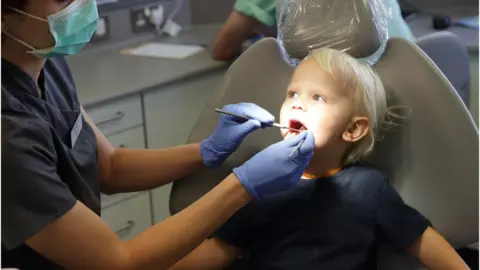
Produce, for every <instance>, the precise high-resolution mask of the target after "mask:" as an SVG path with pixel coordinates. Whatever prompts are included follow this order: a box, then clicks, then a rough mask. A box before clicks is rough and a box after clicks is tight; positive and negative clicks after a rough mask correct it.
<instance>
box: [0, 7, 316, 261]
mask: <svg viewBox="0 0 480 270" xmlns="http://www.w3.org/2000/svg"><path fill="white" fill-rule="evenodd" d="M97 21H98V11H97V7H96V3H95V0H41V1H38V0H3V1H2V262H1V264H2V265H1V267H14V268H19V269H22V270H28V269H47V270H48V269H64V268H66V269H89V270H95V269H102V270H104V269H116V270H117V269H120V270H122V269H142V270H143V269H167V268H168V267H170V266H172V265H173V264H175V263H176V262H177V261H178V260H180V259H181V258H182V257H183V256H185V255H186V254H187V253H189V252H190V251H191V250H193V249H194V248H195V247H196V246H197V245H199V244H200V243H202V241H203V240H204V239H206V238H207V237H208V236H209V235H211V234H212V233H213V232H214V231H215V230H216V229H217V228H218V227H219V226H220V225H222V223H224V222H225V221H226V220H227V219H228V218H229V217H230V216H232V215H233V214H234V213H235V212H236V211H237V210H238V209H240V208H241V207H243V206H244V205H245V204H247V203H248V202H249V201H250V200H252V199H257V198H259V197H261V196H263V195H267V194H271V193H275V192H278V191H282V190H286V189H289V188H291V187H292V186H294V185H295V184H296V183H297V182H298V180H299V179H300V176H301V174H302V172H303V170H304V169H305V167H306V166H307V164H308V162H309V160H310V158H311V157H312V154H313V152H312V151H313V141H314V139H313V137H312V135H311V134H310V133H303V134H301V135H299V136H296V137H294V138H292V139H290V140H286V141H282V142H279V143H277V144H273V145H271V146H269V147H267V148H266V149H265V150H263V151H262V152H260V153H258V154H257V155H255V156H254V157H252V158H251V159H250V160H249V161H247V162H246V163H245V164H243V165H241V166H239V167H237V168H236V169H235V170H234V173H232V174H230V175H229V176H228V177H227V178H225V179H224V180H223V181H222V182H221V183H220V184H218V185H217V186H216V187H215V188H214V189H212V191H210V192H209V193H208V194H206V195H205V196H203V197H202V198H201V199H199V200H198V201H196V202H195V203H194V204H192V205H191V206H190V207H188V208H186V209H185V210H184V211H182V212H180V213H178V214H176V215H174V216H172V217H170V218H168V219H167V220H165V221H163V222H161V223H159V224H156V225H154V226H152V227H151V228H149V229H147V230H146V231H144V232H143V233H141V234H140V235H138V236H137V237H136V238H134V239H132V240H130V241H127V242H124V241H121V240H120V239H119V238H118V237H117V235H116V234H115V233H114V232H113V231H112V230H111V229H110V228H109V227H108V226H107V225H106V224H105V223H104V222H103V221H102V219H101V218H100V192H103V193H107V194H112V193H118V192H132V191H141V190H148V189H151V188H155V187H158V186H162V185H164V184H167V183H169V182H172V181H174V180H177V179H180V178H182V177H184V176H186V175H187V174H188V173H190V172H193V171H194V170H195V169H198V168H201V167H202V166H207V167H208V168H211V169H215V168H216V167H218V166H220V165H221V164H222V163H223V162H224V161H225V160H226V159H227V158H228V156H229V155H230V154H231V153H233V152H234V151H235V150H236V149H237V148H238V147H239V145H240V143H241V142H242V140H243V139H244V138H245V137H246V136H247V135H248V134H249V133H251V132H253V131H255V130H257V129H258V128H260V127H262V126H268V125H270V124H272V123H273V121H274V117H273V116H272V115H271V114H270V113H268V112H267V111H265V110H263V109H262V108H260V107H258V106H256V105H254V104H249V103H241V104H233V105H227V106H226V107H225V109H226V110H229V111H231V112H234V113H240V114H244V115H247V116H249V117H251V118H252V120H249V121H247V122H237V121H236V120H235V119H233V118H231V117H229V116H225V115H222V116H221V117H220V120H219V122H218V124H217V127H216V130H215V131H214V133H213V134H212V135H211V136H210V137H208V138H207V139H205V140H204V141H202V142H201V143H199V144H189V145H183V146H178V147H173V148H168V149H157V150H143V149H142V150H136V149H115V148H114V147H113V146H112V145H111V144H110V142H109V141H108V140H107V139H106V138H105V136H104V135H102V133H101V132H100V131H99V130H98V128H97V127H96V126H95V124H94V123H93V122H92V121H91V119H90V118H89V117H88V115H87V114H86V113H85V111H84V110H83V108H82V105H81V104H80V102H79V100H78V97H77V92H76V89H75V85H74V82H73V79H72V75H71V74H70V70H69V68H68V66H67V64H66V62H65V60H64V58H63V56H67V55H71V54H75V53H77V52H78V51H80V49H81V48H82V47H83V46H84V45H85V44H86V43H88V42H89V40H90V38H91V37H92V35H93V33H94V31H95V29H96V25H97ZM92 64H94V63H92ZM301 140H304V141H305V142H304V143H303V144H302V146H301V148H300V150H299V151H297V152H296V153H297V154H296V155H294V156H292V157H291V158H290V157H289V155H290V153H291V152H292V149H294V147H295V146H296V145H297V144H298V143H299V142H300V141H301Z"/></svg>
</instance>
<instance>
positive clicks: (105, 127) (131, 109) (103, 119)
mask: <svg viewBox="0 0 480 270" xmlns="http://www.w3.org/2000/svg"><path fill="white" fill-rule="evenodd" d="M87 112H88V115H89V116H90V118H92V120H93V122H94V123H95V124H96V125H97V126H98V128H99V129H100V130H101V131H102V132H103V133H104V134H105V135H110V134H113V133H116V132H119V131H121V130H124V129H128V128H131V127H134V126H137V125H140V124H142V123H143V116H142V103H141V99H140V96H134V97H129V98H125V99H121V100H118V101H115V102H112V103H107V104H105V105H100V106H96V107H92V108H88V109H87Z"/></svg>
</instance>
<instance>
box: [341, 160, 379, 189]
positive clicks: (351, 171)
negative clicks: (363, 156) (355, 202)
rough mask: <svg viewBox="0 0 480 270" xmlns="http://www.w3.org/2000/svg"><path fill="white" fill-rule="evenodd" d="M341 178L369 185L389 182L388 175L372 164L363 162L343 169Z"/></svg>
mask: <svg viewBox="0 0 480 270" xmlns="http://www.w3.org/2000/svg"><path fill="white" fill-rule="evenodd" d="M340 177H341V178H344V179H347V180H349V181H355V182H356V183H358V184H366V185H369V186H375V185H378V186H381V185H382V184H384V183H385V182H388V180H387V176H386V175H385V174H384V173H383V172H381V171H380V170H379V169H377V168H376V167H375V166H373V165H372V164H369V163H366V162H361V163H356V164H352V165H349V166H347V167H345V168H344V169H343V173H342V174H341V175H340Z"/></svg>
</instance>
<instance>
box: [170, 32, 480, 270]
mask: <svg viewBox="0 0 480 270" xmlns="http://www.w3.org/2000/svg"><path fill="white" fill-rule="evenodd" d="M374 68H375V70H376V71H377V73H378V74H379V76H380V77H381V79H382V81H383V83H384V85H385V87H386V90H387V92H388V95H389V100H395V102H396V103H399V104H402V105H404V106H408V107H409V108H411V110H412V115H411V119H410V120H409V121H407V122H406V123H404V125H403V126H401V127H399V128H397V129H396V130H395V131H393V132H390V133H388V134H387V136H386V137H385V139H384V140H383V141H381V142H380V143H378V144H377V146H376V149H375V151H374V152H373V154H372V156H371V158H370V161H371V162H372V163H373V164H374V165H376V166H377V167H378V168H379V169H381V170H382V171H384V172H385V173H386V174H387V175H388V176H389V178H390V181H391V182H392V183H393V185H394V187H395V188H396V189H397V190H398V192H399V193H400V194H401V196H402V197H403V199H404V200H405V201H406V203H408V204H410V205H412V206H413V207H415V208H416V209H418V210H419V211H420V212H421V213H423V214H424V215H425V216H427V217H428V218H429V219H430V221H431V222H432V223H433V225H434V227H435V228H436V229H437V230H438V231H439V232H440V233H441V234H442V235H444V236H445V237H446V238H447V239H448V240H449V241H450V242H451V243H452V244H453V245H454V246H462V245H467V244H471V243H474V242H476V241H478V180H479V175H478V164H479V160H478V140H479V137H478V130H477V128H476V126H475V124H474V122H473V120H472V118H471V116H470V114H469V113H468V111H467V109H466V107H465V105H464V104H463V102H462V101H461V99H460V97H459V96H458V94H457V93H456V91H455V89H454V88H453V86H452V85H451V83H450V82H449V81H448V80H447V79H446V78H445V76H444V75H443V74H442V72H441V71H440V70H439V69H438V68H437V67H436V65H435V64H433V62H432V61H431V60H430V58H428V56H427V55H426V54H425V53H424V52H423V51H421V50H420V49H419V48H418V46H416V45H415V44H413V43H410V42H408V41H406V40H403V39H400V38H393V39H391V40H389V42H388V43H387V47H386V51H385V53H384V55H383V57H382V58H381V59H380V61H379V62H378V63H377V64H376V65H375V67H374ZM292 71H293V67H291V66H290V65H289V64H288V63H286V62H285V60H284V58H282V50H281V48H280V47H279V45H278V43H277V42H276V41H275V40H274V39H265V40H262V41H260V42H258V43H257V44H255V45H253V46H252V47H250V48H249V49H248V50H247V51H246V52H245V53H244V54H243V55H242V56H241V57H240V58H238V59H237V60H236V61H235V62H234V63H233V65H232V66H231V67H230V69H229V70H228V72H227V74H226V76H225V77H224V78H223V80H222V81H221V83H220V84H219V85H218V87H217V88H216V90H215V91H214V94H213V96H212V100H211V102H210V103H209V104H208V105H207V106H206V108H205V109H204V111H203V113H202V114H201V116H200V118H199V120H198V121H197V123H196V125H195V127H194V129H193V131H192V133H191V136H190V138H189V140H188V142H199V141H201V140H202V139H204V138H206V137H207V136H209V135H210V134H211V133H212V132H213V131H214V129H215V124H216V122H217V120H218V115H217V114H216V113H215V112H214V108H216V107H222V106H223V105H225V104H229V103H237V102H242V101H248V102H254V103H256V104H258V105H260V106H262V107H264V108H266V109H267V110H269V111H271V112H273V113H274V114H276V113H278V112H279V109H280V106H281V104H282V102H283V99H284V95H285V89H286V87H287V85H288V81H289V77H290V76H291V74H292ZM277 116H278V115H277ZM278 140H280V135H279V133H278V130H275V129H265V130H262V131H259V132H256V133H254V134H252V135H251V136H249V137H248V138H247V139H246V140H245V141H244V143H243V144H242V145H241V147H240V148H239V149H238V151H237V152H236V153H235V154H233V155H232V156H231V157H230V158H229V159H228V160H227V161H226V163H225V164H224V165H223V166H222V167H221V168H220V169H219V170H215V171H211V170H208V169H203V170H201V171H200V172H198V173H195V174H194V175H191V176H189V177H187V178H185V179H183V180H180V181H177V182H175V183H174V185H173V187H172V191H171V197H170V210H171V212H172V214H174V213H177V212H178V211H180V210H182V209H183V208H185V207H187V206H188V205H190V204H191V203H193V202H194V201H195V200H197V199H198V198H200V197H201V196H202V195H204V194H205V193H206V192H207V191H209V190H210V189H211V188H212V187H213V186H214V185H216V184H217V183H218V182H219V181H220V180H221V179H223V178H224V177H225V176H226V175H228V174H229V173H230V172H231V169H232V168H233V167H234V166H238V165H240V164H242V163H243V162H245V161H246V160H247V159H248V158H250V157H251V156H252V155H253V154H254V153H257V152H259V151H260V150H261V149H263V148H264V147H266V146H267V145H269V144H271V143H274V142H276V141H278ZM382 252H383V253H387V255H388V256H387V255H385V256H382V258H383V261H381V262H380V263H381V265H382V266H383V267H382V268H381V269H389V270H390V269H396V267H399V265H402V264H400V263H399V262H398V261H395V260H393V259H389V258H392V256H394V257H395V258H398V256H399V255H398V254H392V253H391V252H387V251H385V250H382ZM410 260H411V258H409V259H405V258H403V259H401V261H402V262H408V263H410ZM385 265H388V266H385ZM410 265H411V264H410ZM403 269H405V268H403Z"/></svg>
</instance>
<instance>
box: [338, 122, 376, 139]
mask: <svg viewBox="0 0 480 270" xmlns="http://www.w3.org/2000/svg"><path fill="white" fill-rule="evenodd" d="M369 128H370V120H368V118H367V117H359V116H354V117H353V118H352V121H351V122H350V125H349V126H348V127H347V129H346V130H345V131H344V132H343V134H342V138H343V139H344V140H345V141H346V142H352V143H353V142H357V141H359V140H360V139H361V138H363V137H364V136H365V135H367V133H368V129H369Z"/></svg>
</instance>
